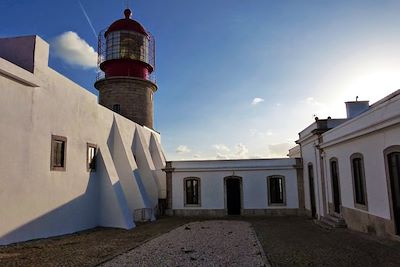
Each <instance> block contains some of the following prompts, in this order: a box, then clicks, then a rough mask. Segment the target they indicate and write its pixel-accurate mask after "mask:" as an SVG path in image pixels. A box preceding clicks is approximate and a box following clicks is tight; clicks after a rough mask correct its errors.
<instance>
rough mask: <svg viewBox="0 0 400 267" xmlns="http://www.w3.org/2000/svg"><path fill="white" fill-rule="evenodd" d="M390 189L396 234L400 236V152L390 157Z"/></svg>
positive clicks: (391, 154)
mask: <svg viewBox="0 0 400 267" xmlns="http://www.w3.org/2000/svg"><path fill="white" fill-rule="evenodd" d="M387 157H388V167H389V176H390V187H391V191H392V204H393V215H394V223H395V225H396V234H397V235H400V152H393V153H390V154H389V155H388V156H387Z"/></svg>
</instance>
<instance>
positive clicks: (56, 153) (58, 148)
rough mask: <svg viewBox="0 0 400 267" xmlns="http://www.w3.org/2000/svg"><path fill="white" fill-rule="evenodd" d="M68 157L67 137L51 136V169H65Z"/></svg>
mask: <svg viewBox="0 0 400 267" xmlns="http://www.w3.org/2000/svg"><path fill="white" fill-rule="evenodd" d="M66 158H67V138H66V137H63V136H57V135H52V136H51V159H50V170H52V171H65V165H66Z"/></svg>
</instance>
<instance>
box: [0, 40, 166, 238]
mask: <svg viewBox="0 0 400 267" xmlns="http://www.w3.org/2000/svg"><path fill="white" fill-rule="evenodd" d="M25 38H26V39H24V42H34V43H35V45H34V46H33V47H35V53H34V57H33V58H34V59H35V58H36V57H37V58H40V60H39V59H38V60H35V62H34V70H33V73H32V72H29V71H27V70H25V69H22V68H20V67H18V66H16V65H14V64H12V63H11V62H9V61H7V60H4V59H3V58H0V73H1V74H2V75H0V92H1V94H0V113H1V114H2V116H0V244H8V243H12V242H17V241H23V240H28V239H34V238H42V237H48V236H54V235H60V234H65V233H71V232H75V231H79V230H83V229H88V228H92V227H95V226H99V225H100V226H111V227H122V228H132V227H134V226H135V223H134V213H135V210H136V209H144V208H146V209H154V208H155V207H156V205H157V202H158V199H159V198H160V197H161V195H160V193H162V192H163V190H164V191H165V186H161V187H160V185H161V184H162V183H164V180H165V177H163V176H162V175H160V173H161V169H162V168H163V167H164V165H165V160H164V158H163V154H162V152H161V151H160V150H161V147H160V145H159V144H154V143H155V142H158V141H159V135H158V133H156V132H154V131H152V130H150V129H147V128H144V127H141V126H139V125H137V124H135V123H133V122H132V121H129V120H127V119H125V118H123V117H121V116H119V115H117V114H115V113H113V112H112V111H110V110H108V109H106V108H104V107H102V106H100V105H98V104H97V97H96V96H95V95H93V94H91V93H90V92H88V91H87V90H85V89H84V88H82V87H80V86H78V85H77V84H75V83H74V82H72V81H70V80H69V79H67V78H65V77H63V76H62V75H60V74H58V73H57V72H55V71H54V70H52V69H50V68H48V66H47V60H43V58H45V59H47V57H48V44H47V43H45V42H44V41H43V40H42V39H40V38H39V37H36V36H31V37H25ZM20 41H21V40H18V42H20ZM0 45H1V39H0ZM3 52H4V51H3ZM18 53H20V54H21V56H22V57H23V56H24V53H26V55H27V57H26V58H25V60H32V57H30V58H29V56H28V55H29V54H30V53H32V51H31V50H30V51H27V50H20V51H18ZM39 56H40V57H39ZM3 57H4V55H3ZM22 61H24V58H22ZM52 134H54V135H60V136H64V137H67V158H66V171H65V172H62V171H50V152H51V151H50V150H51V149H50V148H51V135H52ZM150 140H153V141H150ZM87 143H93V144H97V146H98V148H99V151H98V158H97V170H96V172H95V173H89V172H88V171H87V170H86V144H87ZM134 153H135V154H136V157H137V161H138V162H136V161H135V159H134V157H133V154H134ZM152 158H155V159H156V160H155V161H156V163H153V159H152ZM138 165H139V167H138ZM163 188H164V189H163ZM164 194H165V193H164ZM153 219H154V217H153Z"/></svg>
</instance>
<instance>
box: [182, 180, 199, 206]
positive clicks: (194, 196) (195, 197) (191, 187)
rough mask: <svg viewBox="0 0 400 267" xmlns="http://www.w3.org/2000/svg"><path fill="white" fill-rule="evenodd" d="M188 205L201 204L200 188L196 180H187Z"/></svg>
mask: <svg viewBox="0 0 400 267" xmlns="http://www.w3.org/2000/svg"><path fill="white" fill-rule="evenodd" d="M185 187H186V204H199V186H198V181H197V180H195V179H190V180H186V184H185Z"/></svg>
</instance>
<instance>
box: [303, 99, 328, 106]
mask: <svg viewBox="0 0 400 267" xmlns="http://www.w3.org/2000/svg"><path fill="white" fill-rule="evenodd" d="M304 102H305V103H306V104H308V105H311V106H324V105H325V104H324V103H321V102H319V101H317V100H316V99H315V98H314V97H307V98H306V99H305V100H304Z"/></svg>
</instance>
